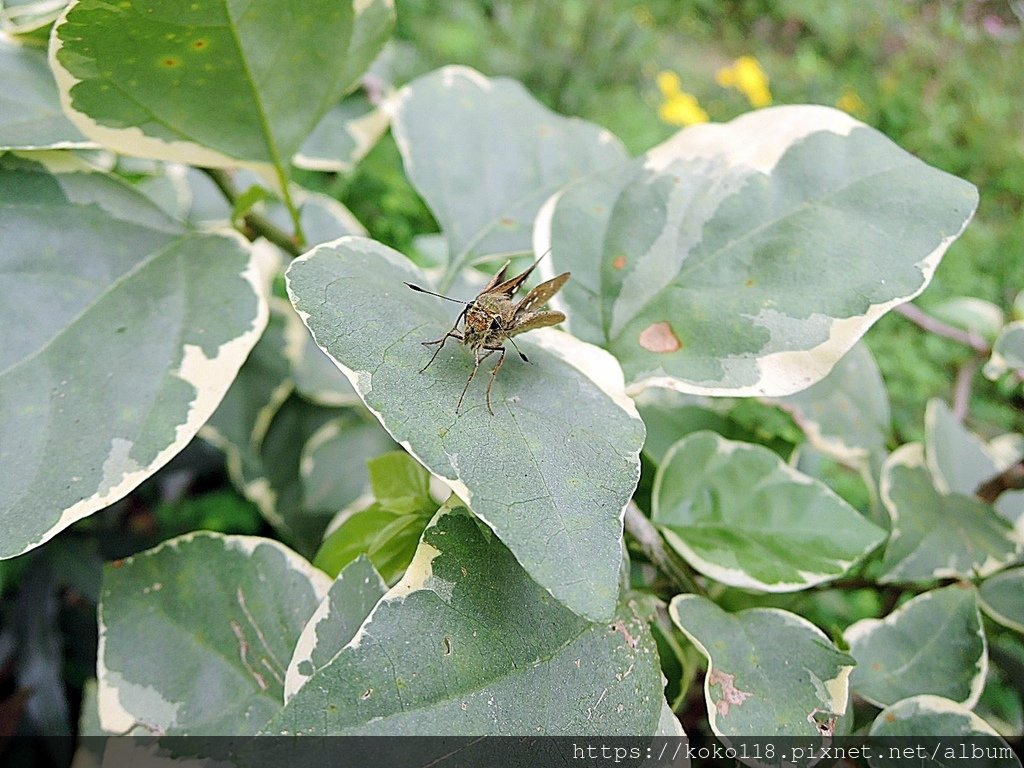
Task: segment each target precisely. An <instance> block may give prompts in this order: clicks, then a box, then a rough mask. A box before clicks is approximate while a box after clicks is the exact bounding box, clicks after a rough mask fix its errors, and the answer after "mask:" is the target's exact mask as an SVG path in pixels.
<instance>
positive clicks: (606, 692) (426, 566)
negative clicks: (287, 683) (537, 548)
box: [266, 504, 664, 736]
mask: <svg viewBox="0 0 1024 768" xmlns="http://www.w3.org/2000/svg"><path fill="white" fill-rule="evenodd" d="M661 688H662V683H661V670H660V668H659V666H658V662H657V654H656V651H655V646H654V641H653V639H652V638H651V636H650V633H649V632H648V630H647V625H646V623H645V622H644V620H643V619H642V618H638V617H637V616H636V615H635V613H634V611H633V610H631V608H630V606H629V605H628V604H627V605H622V606H620V607H619V609H618V610H617V612H616V615H615V618H614V619H613V620H612V621H611V622H610V623H602V624H591V623H589V622H587V621H586V620H584V619H582V618H580V617H579V616H577V615H575V614H574V613H572V612H571V611H569V610H567V609H566V608H565V606H563V605H561V604H559V603H558V602H556V601H554V600H552V599H551V597H550V595H548V593H547V592H546V591H545V590H544V589H543V588H541V587H540V586H539V585H537V584H536V583H535V582H534V581H533V580H532V579H531V578H530V577H529V575H528V574H527V573H526V572H525V571H524V570H523V569H522V567H521V566H520V565H519V563H517V562H516V558H515V557H513V556H512V554H511V553H510V552H509V551H508V549H507V548H506V547H505V546H504V545H502V543H501V542H500V541H499V540H498V539H497V538H495V537H494V536H491V535H489V534H488V533H487V532H486V531H485V530H484V529H482V528H481V526H480V525H479V524H478V523H477V522H476V520H475V519H474V518H473V517H472V516H470V515H469V514H468V512H467V511H466V510H465V509H464V508H462V507H460V506H458V505H455V504H453V505H451V506H448V507H446V508H444V509H443V510H442V511H441V512H440V513H439V514H438V516H437V517H435V519H434V520H433V521H432V522H431V524H430V526H429V527H428V528H427V530H426V531H425V532H424V534H423V541H422V543H421V544H420V547H419V549H418V550H417V553H416V557H415V559H414V560H413V563H412V565H410V567H409V570H408V572H407V573H406V575H405V577H404V578H403V579H402V581H400V582H399V583H398V584H397V585H395V586H394V587H393V588H392V589H391V590H390V591H389V592H388V593H387V594H386V595H385V596H384V597H383V599H382V600H381V601H380V602H379V603H378V604H377V606H376V607H375V608H374V610H373V612H372V614H371V615H370V617H369V618H368V619H367V620H366V621H365V622H364V623H363V625H362V626H361V627H360V629H359V631H358V632H357V633H356V636H355V637H354V638H353V639H352V640H351V641H350V642H349V643H348V644H347V645H346V646H345V647H344V648H343V649H342V650H341V651H340V652H338V653H337V654H336V655H335V656H334V657H333V659H332V660H331V661H330V663H328V664H327V665H326V666H324V667H322V668H321V669H319V670H318V671H316V672H314V673H313V675H312V677H310V678H309V679H308V680H306V681H305V684H304V685H303V686H302V687H301V688H299V689H298V691H297V692H295V693H294V695H293V696H292V697H291V698H290V699H289V701H288V703H287V705H286V706H285V708H284V710H283V711H282V712H281V714H280V715H279V716H277V717H275V718H274V719H273V720H272V721H271V722H270V723H269V724H268V725H267V727H266V732H267V733H272V734H318V735H345V734H351V735H354V734H364V735H373V734H378V735H380V734H387V735H389V736H395V735H400V734H422V733H430V734H435V735H438V734H445V735H474V736H479V735H482V734H500V735H529V734H536V733H537V732H538V729H539V730H540V732H542V733H545V734H548V735H557V734H577V733H582V732H586V733H601V734H602V735H608V736H613V735H620V734H621V735H627V734H628V735H633V736H635V735H653V734H654V733H655V731H656V730H657V729H658V728H659V724H660V723H661V714H662V706H663V702H664V696H663V695H662V692H661Z"/></svg>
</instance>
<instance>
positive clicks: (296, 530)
mask: <svg viewBox="0 0 1024 768" xmlns="http://www.w3.org/2000/svg"><path fill="white" fill-rule="evenodd" d="M337 415H338V412H337V411H335V410H333V409H328V408H323V407H321V406H318V405H313V404H312V403H307V402H306V401H305V400H303V399H302V398H299V397H295V396H294V395H293V396H291V397H289V398H288V399H287V400H285V401H284V403H282V405H281V407H280V408H279V409H278V410H277V412H276V413H275V414H274V418H273V420H272V421H271V422H270V426H269V427H268V428H267V433H266V436H265V437H264V438H263V441H262V442H261V443H260V446H259V450H258V451H242V452H241V454H240V456H239V458H238V460H237V461H235V460H233V458H232V455H231V453H230V452H229V453H228V472H229V474H230V476H231V480H232V481H233V482H234V483H235V485H236V486H237V487H238V488H239V490H241V491H242V493H244V494H245V496H246V497H247V498H248V499H249V500H250V501H252V502H253V503H254V504H255V505H256V506H257V507H259V509H260V513H261V514H262V515H263V517H264V518H265V519H266V520H267V521H268V522H269V523H270V524H271V525H273V526H274V528H275V529H276V530H277V531H278V532H280V534H281V535H282V537H283V538H284V539H285V540H286V541H288V542H289V543H290V544H291V545H292V546H294V547H295V548H296V549H297V550H299V551H300V552H301V553H302V554H303V555H306V556H310V555H312V553H313V552H315V551H316V548H317V547H318V546H319V545H320V540H321V536H322V535H323V532H324V529H325V528H326V527H327V525H328V523H329V522H330V520H331V517H332V516H333V515H334V513H335V512H337V510H335V509H327V510H324V509H316V508H312V507H310V506H308V504H307V501H306V498H305V486H304V483H303V477H302V474H301V464H302V456H303V449H304V447H305V445H306V442H307V441H308V440H310V439H311V438H312V436H313V435H314V434H316V432H317V430H319V429H320V428H321V427H323V425H324V424H326V423H327V422H328V421H330V420H331V419H332V418H334V417H336V416H337Z"/></svg>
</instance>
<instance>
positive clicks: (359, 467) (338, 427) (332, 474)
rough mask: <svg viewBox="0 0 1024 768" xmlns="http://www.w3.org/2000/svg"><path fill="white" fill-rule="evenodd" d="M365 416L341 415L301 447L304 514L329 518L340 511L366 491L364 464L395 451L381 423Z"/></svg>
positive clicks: (326, 424) (368, 479) (343, 413)
mask: <svg viewBox="0 0 1024 768" xmlns="http://www.w3.org/2000/svg"><path fill="white" fill-rule="evenodd" d="M359 410H360V411H362V409H359ZM364 413H365V411H363V412H362V413H360V412H357V411H355V410H350V411H344V412H342V415H340V416H339V417H338V418H336V419H332V420H331V421H328V422H327V423H325V424H324V425H323V426H322V427H320V428H319V429H318V430H317V431H316V432H314V433H313V434H312V436H311V437H310V438H309V440H307V441H306V444H305V445H304V446H303V448H302V459H301V462H300V464H299V474H300V476H301V478H302V490H303V493H302V495H303V506H304V508H305V509H306V510H307V511H309V512H312V513H317V512H324V513H330V514H331V515H334V514H335V513H337V512H340V511H341V510H342V509H344V508H345V507H347V506H348V505H349V504H351V503H352V502H354V501H355V500H356V499H357V498H359V496H361V495H362V494H363V493H364V492H365V491H366V489H367V488H368V486H369V482H370V476H369V472H368V470H367V468H366V462H367V461H368V460H369V459H372V458H373V457H374V456H379V455H380V454H382V453H385V452H387V451H393V450H395V449H396V448H397V446H396V445H395V443H394V441H393V440H392V439H391V436H390V435H388V433H387V432H385V431H384V430H383V429H382V428H381V426H380V424H378V423H377V421H376V420H375V419H373V418H370V416H369V414H366V415H365V416H364V415H363V414H364Z"/></svg>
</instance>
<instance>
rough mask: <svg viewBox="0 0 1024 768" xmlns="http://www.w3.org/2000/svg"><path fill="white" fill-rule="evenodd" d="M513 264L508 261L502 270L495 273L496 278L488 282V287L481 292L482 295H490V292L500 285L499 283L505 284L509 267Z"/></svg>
mask: <svg viewBox="0 0 1024 768" xmlns="http://www.w3.org/2000/svg"><path fill="white" fill-rule="evenodd" d="M511 263H512V262H511V261H506V262H505V264H504V265H503V266H502V267H501V269H499V270H498V271H497V272H495V273H494V277H492V278H491V279H490V280H489V281H488V283H487V285H485V286H484V289H483V290H482V291H480V293H488V292H489V291H492V290H494V286H496V285H498V283H501V282H503V281H504V280H505V274H506V273H507V272H508V265H509V264H511Z"/></svg>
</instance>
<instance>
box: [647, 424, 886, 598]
mask: <svg viewBox="0 0 1024 768" xmlns="http://www.w3.org/2000/svg"><path fill="white" fill-rule="evenodd" d="M652 499H653V515H652V519H653V520H654V522H655V523H656V524H657V525H658V526H659V527H660V528H661V529H662V531H663V532H664V533H665V538H666V539H667V540H668V542H669V544H670V545H672V547H673V548H674V549H675V550H676V551H677V552H679V554H680V555H682V556H683V557H684V558H686V560H687V561H688V562H689V563H690V564H691V565H692V566H693V567H694V568H696V569H697V570H699V571H700V572H701V573H703V574H704V575H706V576H709V577H711V578H713V579H716V580H718V581H721V582H722V583H724V584H729V585H732V586H738V587H746V588H751V589H763V590H766V591H769V592H792V591H795V590H799V589H804V588H806V587H809V586H811V585H813V584H819V583H821V582H824V581H828V580H830V579H835V578H838V577H839V576H841V575H843V574H844V573H845V572H846V571H848V570H849V569H850V567H851V566H852V565H853V564H854V563H855V562H856V561H857V560H859V559H860V558H862V557H864V556H865V555H866V554H867V553H868V552H870V551H871V550H872V549H874V548H875V547H877V546H878V545H879V544H880V543H881V542H882V540H883V539H884V538H885V532H884V531H882V530H881V529H880V528H878V527H877V526H876V525H874V524H873V523H871V522H869V521H868V520H866V519H865V518H864V517H863V516H862V515H861V514H860V513H858V512H857V511H856V510H855V509H853V508H852V507H851V506H850V505H849V504H847V503H846V502H845V501H843V500H842V499H841V498H839V496H837V495H836V494H835V493H834V492H833V491H832V490H831V489H829V488H828V486H826V485H824V484H823V483H820V482H818V481H817V480H814V479H812V478H810V477H807V476H806V475H804V474H801V473H800V472H798V471H797V470H795V469H793V468H792V467H790V466H788V465H787V464H785V463H784V462H783V461H782V459H780V458H779V457H778V455H777V454H775V453H773V452H772V451H770V450H768V449H767V448H765V447H763V446H760V445H753V444H750V443H738V442H733V441H731V440H726V439H725V438H723V437H721V436H719V435H717V434H715V433H714V432H695V433H693V434H691V435H689V436H687V437H685V438H683V439H682V440H680V441H679V442H678V443H676V444H675V445H674V446H673V447H672V448H671V449H670V450H669V452H668V453H667V454H666V456H665V458H664V459H663V461H662V463H661V465H660V466H659V467H658V473H657V475H656V476H655V479H654V491H653V496H652Z"/></svg>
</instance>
